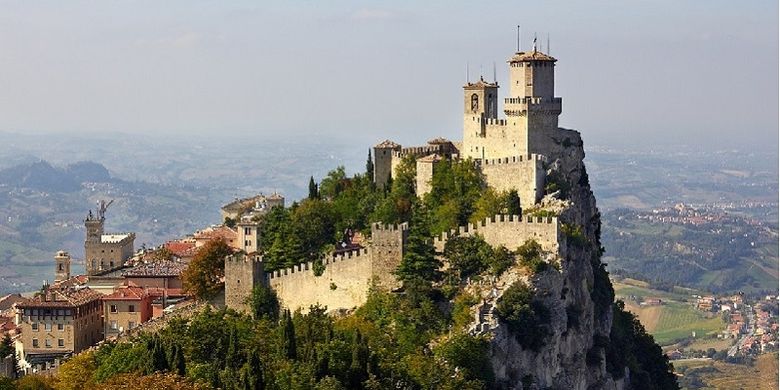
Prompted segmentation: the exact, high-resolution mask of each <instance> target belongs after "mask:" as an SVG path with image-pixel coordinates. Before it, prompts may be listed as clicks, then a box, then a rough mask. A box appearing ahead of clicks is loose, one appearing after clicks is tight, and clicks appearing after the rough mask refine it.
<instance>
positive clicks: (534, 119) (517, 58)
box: [496, 44, 561, 157]
mask: <svg viewBox="0 0 780 390" xmlns="http://www.w3.org/2000/svg"><path fill="white" fill-rule="evenodd" d="M557 61H558V60H556V59H555V58H553V57H552V56H550V55H548V54H545V53H542V52H541V51H538V50H537V49H536V44H534V48H533V50H532V51H528V52H517V53H515V54H514V55H513V56H512V57H511V58H510V59H509V60H508V61H507V62H508V63H509V83H510V86H509V95H510V96H509V97H507V98H505V99H504V113H505V114H506V116H507V125H508V126H509V127H510V129H512V131H519V132H520V141H519V142H518V150H517V152H518V153H517V154H518V155H521V156H523V155H527V154H543V155H547V154H549V151H550V142H551V140H550V136H551V134H552V133H553V132H555V131H557V129H558V116H559V115H561V98H559V97H555V63H556V62H557ZM496 157H505V156H496Z"/></svg>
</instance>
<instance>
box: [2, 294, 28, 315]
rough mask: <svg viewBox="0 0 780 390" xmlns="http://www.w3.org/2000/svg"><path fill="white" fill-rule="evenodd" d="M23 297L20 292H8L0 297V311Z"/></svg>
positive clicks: (20, 300) (22, 299)
mask: <svg viewBox="0 0 780 390" xmlns="http://www.w3.org/2000/svg"><path fill="white" fill-rule="evenodd" d="M24 299H25V298H24V297H22V295H21V294H8V295H6V296H4V297H2V298H0V311H3V310H8V309H10V308H11V306H13V304H14V303H17V302H22V301H24Z"/></svg>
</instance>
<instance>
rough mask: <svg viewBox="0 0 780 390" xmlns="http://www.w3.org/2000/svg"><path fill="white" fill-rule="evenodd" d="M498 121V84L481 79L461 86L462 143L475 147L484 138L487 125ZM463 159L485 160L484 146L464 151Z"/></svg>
mask: <svg viewBox="0 0 780 390" xmlns="http://www.w3.org/2000/svg"><path fill="white" fill-rule="evenodd" d="M496 119H498V83H495V82H493V83H489V82H486V81H485V80H484V79H483V78H482V77H480V78H479V81H477V82H476V83H471V82H468V83H466V85H464V86H463V142H464V144H466V145H477V144H479V142H475V141H476V139H478V138H485V136H486V130H487V129H486V125H487V123H489V122H491V121H494V120H496ZM465 152H466V153H465V157H472V158H485V155H484V154H485V147H484V145H483V146H482V147H481V148H479V147H474V148H473V149H472V150H468V149H466V150H465Z"/></svg>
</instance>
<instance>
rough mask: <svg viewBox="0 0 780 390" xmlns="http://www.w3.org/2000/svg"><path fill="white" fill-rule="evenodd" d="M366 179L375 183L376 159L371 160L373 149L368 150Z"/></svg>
mask: <svg viewBox="0 0 780 390" xmlns="http://www.w3.org/2000/svg"><path fill="white" fill-rule="evenodd" d="M366 177H367V178H368V180H369V181H372V182H373V181H374V159H372V158H371V148H369V149H368V159H366Z"/></svg>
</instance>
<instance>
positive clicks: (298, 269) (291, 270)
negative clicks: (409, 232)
mask: <svg viewBox="0 0 780 390" xmlns="http://www.w3.org/2000/svg"><path fill="white" fill-rule="evenodd" d="M362 259H369V260H370V256H369V252H368V249H367V248H360V249H355V250H352V251H349V252H344V253H339V254H337V255H333V256H332V257H330V258H327V257H326V258H324V259H323V260H322V265H328V264H335V263H340V262H343V261H347V260H362ZM313 270H314V262H312V261H307V262H304V263H300V264H296V265H294V266H292V267H287V268H281V269H278V270H275V271H271V272H268V273H267V275H268V278H269V279H278V278H282V277H285V276H287V275H293V274H296V273H302V272H309V271H312V272H313Z"/></svg>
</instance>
